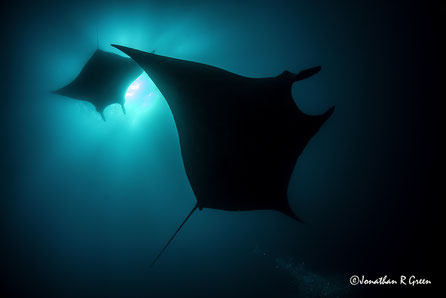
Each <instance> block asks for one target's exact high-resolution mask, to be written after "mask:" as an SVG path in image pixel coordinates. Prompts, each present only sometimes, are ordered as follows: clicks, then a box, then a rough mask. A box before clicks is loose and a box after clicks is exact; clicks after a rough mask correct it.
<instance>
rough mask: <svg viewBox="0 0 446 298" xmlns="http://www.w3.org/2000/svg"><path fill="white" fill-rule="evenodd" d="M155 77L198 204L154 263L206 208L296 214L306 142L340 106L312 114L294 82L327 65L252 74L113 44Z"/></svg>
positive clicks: (295, 217) (294, 216) (151, 76)
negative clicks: (293, 202) (297, 170)
mask: <svg viewBox="0 0 446 298" xmlns="http://www.w3.org/2000/svg"><path fill="white" fill-rule="evenodd" d="M113 46H114V47H116V48H118V49H119V50H121V51H123V52H124V53H126V54H127V55H128V56H129V57H131V58H132V59H133V60H135V62H136V63H137V64H139V65H140V66H141V67H142V68H143V69H144V71H146V73H147V74H148V75H149V76H150V78H151V79H152V80H153V82H154V83H155V84H156V86H157V87H158V88H159V90H160V91H161V93H162V94H163V95H164V97H165V99H166V100H167V102H168V104H169V107H170V109H171V110H172V113H173V117H174V119H175V123H176V127H177V129H178V134H179V139H180V146H181V154H182V157H183V162H184V167H185V170H186V174H187V177H188V179H189V182H190V185H191V187H192V189H193V191H194V194H195V197H196V199H197V203H196V205H195V206H194V208H193V209H192V211H191V212H190V213H189V215H188V216H187V217H186V219H185V220H184V221H183V222H182V224H181V225H180V227H179V228H178V229H177V230H176V232H175V233H174V235H173V236H172V237H171V238H170V239H169V241H168V242H167V244H166V245H165V246H164V248H163V249H162V250H161V252H160V253H159V255H158V256H157V257H156V259H155V260H154V261H153V263H152V265H153V264H154V263H155V262H156V260H157V259H158V258H159V257H160V256H161V254H162V253H163V251H164V250H165V249H166V248H167V246H168V245H169V243H170V242H171V241H172V239H173V238H174V237H175V235H176V234H177V233H178V231H179V230H180V229H181V227H182V226H183V225H184V223H185V222H186V221H187V219H188V218H189V217H190V216H191V214H192V213H193V212H194V211H195V210H196V209H197V208H199V209H200V210H201V209H202V208H214V209H222V210H230V211H238V210H258V209H272V210H277V211H280V212H282V213H284V214H286V215H288V216H290V217H292V218H294V219H296V220H299V221H300V219H299V218H298V217H297V216H296V215H295V214H294V213H293V211H292V210H291V208H290V205H289V204H288V199H287V190H288V183H289V180H290V177H291V174H292V172H293V169H294V166H295V163H296V161H297V158H298V157H299V155H300V154H301V153H302V151H303V149H304V147H305V146H306V144H307V143H308V141H309V140H310V139H311V137H313V136H314V134H315V133H316V132H317V131H318V130H319V128H320V127H321V125H322V124H323V123H324V122H325V121H326V120H327V119H328V118H329V117H330V115H331V114H332V113H333V110H334V107H331V108H330V109H328V111H327V112H325V113H324V114H322V115H317V116H310V115H307V114H304V113H303V112H302V111H300V110H299V108H298V107H297V106H296V104H295V102H294V100H293V98H292V96H291V86H292V84H293V83H294V82H296V81H299V80H302V79H305V78H308V77H310V76H312V75H314V74H316V73H318V72H319V71H320V70H321V67H314V68H310V69H307V70H304V71H301V72H300V73H298V74H294V73H291V72H289V71H285V72H283V73H282V74H280V75H278V76H277V77H272V78H248V77H243V76H239V75H236V74H234V73H231V72H229V71H225V70H223V69H220V68H217V67H213V66H210V65H206V64H201V63H196V62H190V61H185V60H179V59H174V58H169V57H165V56H160V55H156V54H153V53H147V52H143V51H139V50H136V49H132V48H128V47H124V46H119V45H113Z"/></svg>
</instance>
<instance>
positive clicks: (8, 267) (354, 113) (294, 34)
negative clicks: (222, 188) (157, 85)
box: [0, 1, 444, 297]
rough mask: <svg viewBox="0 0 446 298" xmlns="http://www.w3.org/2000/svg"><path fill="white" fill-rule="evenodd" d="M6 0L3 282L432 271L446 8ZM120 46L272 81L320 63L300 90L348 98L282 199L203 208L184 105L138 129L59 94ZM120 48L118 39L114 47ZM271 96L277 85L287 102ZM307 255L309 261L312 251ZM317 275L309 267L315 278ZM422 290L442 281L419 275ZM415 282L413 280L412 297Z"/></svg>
mask: <svg viewBox="0 0 446 298" xmlns="http://www.w3.org/2000/svg"><path fill="white" fill-rule="evenodd" d="M3 5H5V6H4V7H2V9H1V10H2V12H1V17H2V40H3V42H2V49H1V51H2V53H1V54H2V55H1V57H2V60H1V61H2V72H1V80H0V81H1V84H2V86H1V87H2V88H1V90H3V94H2V100H1V102H2V107H1V109H0V110H1V114H0V115H1V119H0V121H1V122H0V123H1V125H2V129H1V149H0V150H1V175H2V176H1V182H0V183H1V184H0V185H1V203H0V204H1V205H0V208H1V209H0V212H1V213H0V218H1V219H0V223H1V226H0V227H1V230H0V231H1V233H2V235H1V240H0V241H1V242H0V243H1V246H0V249H1V258H0V261H1V263H0V278H1V279H0V282H1V287H0V293H2V294H3V296H5V297H170V296H172V297H228V296H232V297H318V296H321V295H322V294H323V293H324V292H323V289H321V288H323V285H326V284H327V283H328V284H329V285H330V286H328V288H329V290H328V292H327V293H326V294H327V295H328V296H333V297H335V296H345V295H347V296H348V295H351V296H354V295H357V294H358V293H364V294H365V293H369V292H370V291H371V292H373V293H375V291H378V292H379V294H389V295H400V294H405V295H407V293H414V291H412V289H407V288H403V287H390V286H388V287H379V286H368V287H367V286H357V287H352V286H350V284H349V278H350V276H352V275H354V274H356V275H359V276H360V275H363V274H364V275H365V276H366V277H367V278H370V279H375V278H377V277H380V276H384V275H388V276H389V277H390V278H393V279H397V280H398V279H399V276H400V275H402V274H404V275H408V276H410V275H412V274H414V275H416V276H417V277H419V278H426V279H429V280H431V281H433V283H438V282H440V281H439V280H438V277H437V276H434V275H433V272H432V270H433V264H434V259H435V258H434V251H433V247H434V239H435V238H438V234H437V235H435V236H434V229H433V227H434V226H435V225H434V220H435V217H434V212H433V210H434V202H435V201H436V200H437V199H442V197H444V194H443V192H439V187H438V182H439V179H438V176H437V175H436V174H435V173H436V171H435V168H436V167H439V163H440V159H439V156H440V147H439V142H440V140H441V139H442V137H443V131H440V129H439V128H438V127H439V126H438V123H439V122H440V120H441V118H439V116H438V114H439V111H440V107H439V102H440V101H441V100H442V99H441V98H440V94H441V93H439V92H438V89H439V88H438V86H439V82H440V80H439V78H440V77H438V76H437V73H438V70H439V66H438V63H439V60H438V59H437V57H438V56H437V53H438V52H439V49H437V46H438V39H439V36H440V35H438V33H436V32H435V30H434V29H435V28H436V27H435V21H436V20H437V18H436V17H435V14H434V11H435V9H434V7H430V6H429V5H428V4H426V2H423V4H421V3H416V2H411V1H404V2H391V3H389V2H387V1H312V2H311V3H308V2H306V3H304V2H297V1H296V2H293V1H286V2H280V1H270V2H268V1H247V2H245V1H225V2H209V3H208V2H205V1H192V2H191V1H188V2H187V4H186V3H184V2H181V1H160V2H155V1H147V2H143V1H139V2H133V1H97V2H95V3H94V4H91V3H88V2H82V1H65V2H63V3H57V2H55V3H52V2H45V1H44V2H15V3H14V4H13V5H12V4H10V5H7V4H3ZM96 27H98V28H99V30H98V31H99V41H100V47H101V48H103V49H104V50H108V51H113V50H112V48H110V47H108V45H109V44H111V43H117V44H122V45H126V46H130V47H136V48H139V49H142V50H147V51H151V50H153V49H156V51H157V53H159V54H162V55H167V56H173V57H177V58H183V59H188V60H192V61H198V62H203V63H207V64H211V65H215V66H219V67H222V68H224V69H227V70H229V71H233V72H235V73H238V74H241V75H246V76H252V77H264V76H275V75H277V74H279V73H281V72H282V71H283V70H285V69H288V70H290V71H294V72H297V71H299V70H301V69H304V68H308V67H311V66H315V65H322V67H323V69H322V72H321V73H320V74H318V75H317V76H315V77H313V78H311V79H310V80H308V81H303V82H300V83H296V84H295V85H294V86H293V96H294V98H295V101H296V103H297V104H298V105H299V107H300V108H301V109H302V110H303V111H304V112H306V113H309V114H318V113H321V112H323V111H325V110H326V109H327V108H328V107H329V106H331V105H335V106H336V111H335V113H334V114H333V116H332V118H330V120H329V121H327V122H326V124H325V125H324V126H323V128H322V129H321V131H320V132H319V133H318V135H317V136H316V137H315V138H314V139H313V140H312V141H311V143H310V144H309V145H308V147H307V149H306V150H305V152H304V153H303V154H302V156H301V158H300V160H299V162H298V163H297V166H296V169H295V172H294V174H293V177H292V180H291V183H290V188H289V200H290V204H291V206H292V207H293V209H294V210H295V211H296V213H297V214H298V215H299V216H300V217H302V218H303V219H304V220H305V221H306V222H307V224H304V225H301V224H298V223H296V222H293V221H292V220H290V219H288V218H286V217H285V216H282V215H280V214H276V213H274V212H272V211H271V212H268V211H262V212H260V211H259V212H240V213H231V212H223V211H216V210H206V209H205V210H204V211H202V212H197V214H194V215H193V217H192V218H191V219H190V220H189V222H188V223H187V224H186V225H185V226H184V228H183V230H182V231H181V232H180V234H179V235H178V236H177V238H176V239H175V241H174V242H173V243H172V244H171V246H170V247H169V248H168V250H166V252H165V254H164V255H163V256H162V258H160V260H159V263H157V265H156V266H155V267H154V268H149V265H150V263H151V261H152V260H153V258H154V257H155V256H156V254H157V252H158V251H159V249H160V248H161V247H162V245H164V243H165V241H167V239H168V237H170V235H171V233H172V232H173V231H174V230H175V229H176V227H177V226H178V225H179V223H180V222H181V220H182V219H183V218H184V217H185V216H186V214H187V212H188V211H189V210H190V208H191V207H192V206H193V204H194V197H193V194H192V192H191V190H190V187H189V186H188V183H187V179H186V177H185V173H184V169H183V167H182V164H181V157H180V154H179V145H178V139H177V135H176V131H175V126H174V123H173V119H172V117H171V115H170V113H169V110H168V109H167V107H166V106H162V103H160V105H161V106H160V108H159V112H158V113H157V114H156V115H155V114H146V115H145V117H143V118H142V120H141V121H140V123H139V126H138V129H137V130H136V132H135V131H130V130H127V127H126V126H125V128H123V127H124V124H122V123H121V124H120V123H119V121H121V120H119V119H120V118H119V119H118V120H119V121H118V120H116V121H115V122H113V120H111V121H110V122H109V123H107V124H108V126H105V125H104V124H103V123H101V122H100V118H95V117H96V115H95V114H94V111H93V110H92V107H89V106H86V107H82V108H79V105H78V103H73V102H71V101H68V100H66V99H64V98H61V97H56V96H53V95H49V94H48V91H49V90H53V89H56V88H58V87H60V86H61V85H63V84H66V83H67V82H69V81H70V80H71V79H72V78H73V77H74V76H75V75H76V74H77V73H78V71H79V70H80V68H81V67H82V65H83V63H85V61H86V60H87V59H88V57H89V56H90V55H91V53H92V52H93V51H94V49H95V48H96ZM114 52H116V51H114ZM273 101H274V99H272V102H273ZM302 264H305V265H302ZM303 275H304V276H310V277H311V278H312V279H311V281H308V282H303V281H302V276H303ZM417 289H418V290H419V292H420V293H423V294H426V292H423V291H427V290H428V287H422V286H418V287H417ZM411 291H412V292H411Z"/></svg>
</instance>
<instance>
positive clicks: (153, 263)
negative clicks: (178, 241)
mask: <svg viewBox="0 0 446 298" xmlns="http://www.w3.org/2000/svg"><path fill="white" fill-rule="evenodd" d="M197 207H198V204H195V206H194V208H192V210H191V211H190V212H189V215H188V216H187V217H186V218H185V219H184V220H183V223H181V225H180V226H179V227H178V229H177V230H176V231H175V233H174V234H173V235H172V237H170V239H169V241H167V243H166V245H165V246H164V247H163V249H162V250H161V252H160V253H159V254H158V256H157V257H156V258H155V260H153V262H152V265H150V267H152V266H153V265H155V263H156V261H157V260H158V259H159V257H160V256H161V255H162V254H163V252H164V251H165V250H166V248H167V246H169V244H170V242H171V241H172V240H173V238H175V236H176V235H177V233H178V232H179V231H180V230H181V228H182V227H183V225H184V224H185V223H186V221H187V220H188V219H189V217H190V216H191V215H192V213H194V211H195V210H197Z"/></svg>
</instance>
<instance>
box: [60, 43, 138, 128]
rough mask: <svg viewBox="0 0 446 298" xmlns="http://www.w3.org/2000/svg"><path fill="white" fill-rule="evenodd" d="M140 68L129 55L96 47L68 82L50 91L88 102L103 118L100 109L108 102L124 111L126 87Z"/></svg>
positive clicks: (102, 112) (102, 109)
mask: <svg viewBox="0 0 446 298" xmlns="http://www.w3.org/2000/svg"><path fill="white" fill-rule="evenodd" d="M142 72H143V71H142V70H141V68H140V67H139V66H138V65H137V64H136V63H135V62H134V61H133V60H132V59H129V58H125V57H121V56H119V55H116V54H112V53H108V52H104V51H102V50H99V49H98V50H96V51H95V53H94V54H93V56H91V58H90V59H89V60H88V62H87V64H85V66H84V68H83V69H82V70H81V72H80V73H79V75H78V76H77V77H76V78H75V79H74V80H73V81H72V82H71V83H69V84H68V85H67V86H65V87H62V88H61V89H59V90H56V91H53V93H56V94H60V95H63V96H67V97H71V98H74V99H79V100H85V101H88V102H91V103H92V104H93V105H94V106H95V107H96V111H98V112H99V113H100V114H101V116H102V119H104V121H105V117H104V109H105V108H106V107H107V106H109V105H111V104H114V103H118V104H120V105H121V107H122V111H123V112H124V113H125V108H124V102H125V93H126V90H127V88H128V87H129V86H130V84H131V83H132V82H133V81H134V80H136V78H137V77H138V76H139V75H140V74H141V73H142Z"/></svg>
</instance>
